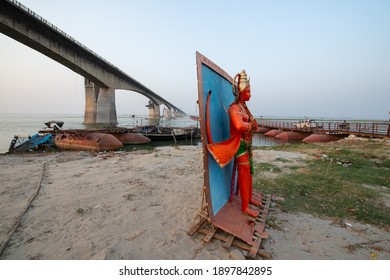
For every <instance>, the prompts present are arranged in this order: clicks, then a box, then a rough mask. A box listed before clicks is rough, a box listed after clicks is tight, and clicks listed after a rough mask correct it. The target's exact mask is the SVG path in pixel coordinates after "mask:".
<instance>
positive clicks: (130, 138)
mask: <svg viewBox="0 0 390 280" xmlns="http://www.w3.org/2000/svg"><path fill="white" fill-rule="evenodd" d="M109 134H111V135H113V136H114V137H115V138H117V139H118V140H119V141H121V142H122V143H123V144H131V145H137V144H147V143H150V142H151V141H152V140H150V138H148V137H145V136H143V135H142V134H141V133H136V132H134V133H133V132H127V133H120V132H118V133H116V132H112V133H109Z"/></svg>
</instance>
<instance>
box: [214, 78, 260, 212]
mask: <svg viewBox="0 0 390 280" xmlns="http://www.w3.org/2000/svg"><path fill="white" fill-rule="evenodd" d="M236 80H237V81H236ZM249 82H250V81H249V79H248V78H247V74H246V72H245V70H242V71H241V73H239V74H237V75H236V76H235V77H234V79H233V94H234V95H235V96H236V98H235V101H234V102H233V103H232V104H231V105H230V107H229V110H228V113H229V118H230V138H229V139H228V140H226V141H223V142H218V143H212V144H209V145H207V148H208V150H209V152H210V153H211V154H212V155H213V157H214V158H215V160H216V161H217V163H218V164H219V165H220V167H224V166H225V165H227V164H228V163H229V162H230V161H231V160H232V159H233V158H234V160H235V166H237V169H238V178H237V184H238V189H239V191H240V196H241V210H242V212H243V213H244V214H248V215H250V216H253V217H257V216H258V215H259V213H258V212H257V211H254V210H252V209H250V208H249V204H254V205H256V206H259V205H261V202H260V201H257V200H255V199H254V198H252V174H253V161H252V138H253V133H254V131H256V129H257V128H258V124H257V122H256V120H255V119H254V118H253V116H252V114H251V112H250V111H249V109H248V107H247V106H246V102H247V101H249V99H250V98H251V87H250V83H249ZM233 173H234V174H235V168H234V171H233ZM234 178H235V177H234V176H233V179H234Z"/></svg>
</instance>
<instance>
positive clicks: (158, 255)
mask: <svg viewBox="0 0 390 280" xmlns="http://www.w3.org/2000/svg"><path fill="white" fill-rule="evenodd" d="M280 157H283V158H289V159H290V162H291V161H294V160H299V159H301V158H303V157H306V155H302V154H295V153H289V152H278V151H263V150H256V151H255V161H258V162H259V161H266V162H270V161H273V160H275V159H276V158H280ZM264 176H267V174H264ZM0 177H1V186H0V194H1V195H0V205H1V206H0V244H5V243H6V246H4V250H3V251H2V253H1V256H0V259H12V260H29V259H42V260H88V259H109V260H121V259H125V260H133V259H137V260H144V259H169V260H175V259H178V260H192V259H202V260H206V259H207V260H208V259H216V260H221V259H222V260H225V259H226V260H227V259H231V258H233V259H240V258H244V255H245V253H246V252H245V251H241V250H237V248H234V247H231V248H230V249H229V250H227V249H225V248H223V246H222V243H221V242H220V241H218V240H212V241H211V242H209V243H204V242H203V241H202V238H203V237H204V236H203V235H201V234H195V235H193V236H189V235H187V232H188V230H189V229H190V227H191V225H192V224H193V223H194V222H195V221H196V220H197V216H196V213H197V211H198V210H199V208H200V206H201V190H202V186H203V161H202V149H201V148H200V147H195V146H179V147H159V148H156V149H155V150H153V151H134V152H112V153H105V154H102V153H100V154H96V153H90V152H84V151H82V152H79V151H64V152H55V153H30V154H23V155H2V156H0ZM35 195H36V197H35V198H34V196H35ZM33 198H34V199H33ZM31 201H32V203H31V206H29V204H30V202H31ZM28 206H29V207H28ZM271 215H272V217H273V219H274V220H275V221H277V225H278V226H277V227H275V228H272V227H271V228H268V229H267V230H266V231H267V232H268V233H269V238H268V239H267V240H265V242H264V243H263V245H264V250H265V251H267V252H269V253H271V254H272V259H275V260H290V259H295V260H309V259H310V260H322V259H330V260H338V259H345V260H352V259H362V260H368V259H373V258H376V259H386V260H389V259H390V233H389V232H388V231H385V230H381V229H378V228H376V227H373V226H370V225H366V224H359V223H356V222H352V221H345V224H337V223H334V222H333V221H331V220H326V219H320V218H317V217H313V216H311V215H308V214H304V213H299V214H292V213H285V212H283V211H281V210H280V209H279V208H275V211H273V212H272V214H271ZM19 219H20V224H19V225H18V227H17V229H16V231H15V232H14V233H13V230H12V229H13V227H14V226H15V225H16V224H17V222H18V221H19ZM11 236H12V237H11ZM9 237H10V238H9ZM8 239H9V240H8ZM0 246H1V245H0ZM0 249H1V247H0ZM0 252H1V251H0ZM259 258H260V257H259Z"/></svg>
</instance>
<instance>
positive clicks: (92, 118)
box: [84, 79, 99, 124]
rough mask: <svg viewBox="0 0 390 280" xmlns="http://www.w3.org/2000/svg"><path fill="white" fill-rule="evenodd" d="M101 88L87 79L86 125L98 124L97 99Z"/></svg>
mask: <svg viewBox="0 0 390 280" xmlns="http://www.w3.org/2000/svg"><path fill="white" fill-rule="evenodd" d="M98 96H99V87H98V86H96V85H95V84H94V83H92V82H91V81H89V80H88V79H85V111H84V124H96V112H97V99H98Z"/></svg>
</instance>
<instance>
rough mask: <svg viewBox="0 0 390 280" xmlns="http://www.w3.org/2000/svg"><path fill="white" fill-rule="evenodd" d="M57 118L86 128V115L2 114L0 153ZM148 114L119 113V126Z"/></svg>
mask: <svg viewBox="0 0 390 280" xmlns="http://www.w3.org/2000/svg"><path fill="white" fill-rule="evenodd" d="M51 120H57V121H63V122H64V126H63V127H62V128H63V129H74V128H86V126H85V125H83V120H84V116H81V115H32V114H0V153H6V152H7V151H8V148H9V145H10V142H11V140H12V138H13V137H14V136H15V135H19V136H28V135H33V134H35V133H37V132H38V131H39V130H42V129H44V128H46V125H45V124H44V123H45V122H48V121H51ZM149 123H150V122H149V120H148V119H147V118H146V116H139V115H136V116H129V115H118V127H125V128H132V127H135V126H141V125H147V124H149ZM160 125H161V126H173V127H197V126H198V125H199V124H198V123H197V122H195V121H193V120H192V119H191V118H189V117H184V118H176V119H171V120H162V121H160ZM199 142H200V140H195V141H190V140H189V141H187V142H181V143H180V144H184V145H186V144H188V145H200V143H199ZM280 143H281V142H278V140H276V139H274V138H273V137H264V136H263V134H255V136H254V138H253V145H254V146H275V145H279V144H280ZM173 144H174V143H173V141H170V142H160V143H154V144H153V145H173Z"/></svg>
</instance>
